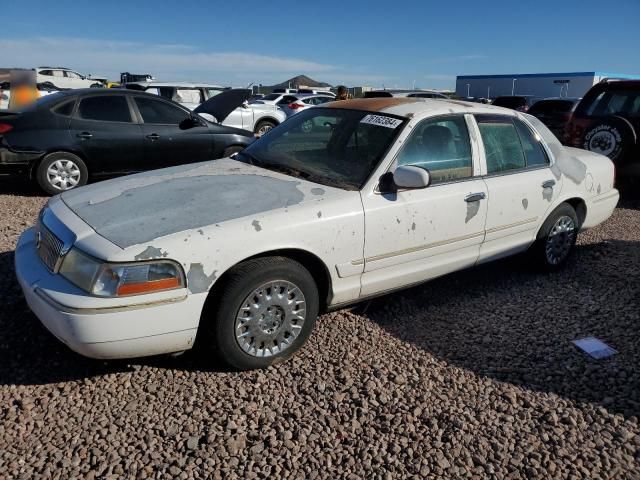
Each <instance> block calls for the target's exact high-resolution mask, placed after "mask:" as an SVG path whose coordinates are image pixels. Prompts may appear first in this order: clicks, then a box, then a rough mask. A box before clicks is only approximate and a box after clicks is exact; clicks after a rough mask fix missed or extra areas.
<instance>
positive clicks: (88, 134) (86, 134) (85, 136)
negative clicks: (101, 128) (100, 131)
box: [76, 132, 93, 140]
mask: <svg viewBox="0 0 640 480" xmlns="http://www.w3.org/2000/svg"><path fill="white" fill-rule="evenodd" d="M76 137H78V138H82V139H83V140H88V139H89V138H91V137H93V134H91V133H89V132H82V133H79V134H77V135H76Z"/></svg>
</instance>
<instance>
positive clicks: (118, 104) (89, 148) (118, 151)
mask: <svg viewBox="0 0 640 480" xmlns="http://www.w3.org/2000/svg"><path fill="white" fill-rule="evenodd" d="M70 133H71V138H72V139H73V140H74V141H75V144H76V146H77V148H78V150H79V151H80V153H81V154H82V156H83V157H84V159H85V160H86V161H87V163H88V165H87V166H88V168H89V172H90V173H91V174H113V173H128V172H132V171H136V170H139V169H141V167H142V166H143V165H144V162H143V151H142V130H141V128H140V125H139V124H138V123H134V122H133V120H132V116H131V111H130V109H129V103H128V102H127V98H126V97H125V95H90V96H86V97H84V98H82V99H81V100H80V103H79V105H78V110H77V112H76V114H75V116H74V117H73V119H72V120H71V123H70Z"/></svg>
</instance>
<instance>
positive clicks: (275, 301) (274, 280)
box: [200, 257, 319, 370]
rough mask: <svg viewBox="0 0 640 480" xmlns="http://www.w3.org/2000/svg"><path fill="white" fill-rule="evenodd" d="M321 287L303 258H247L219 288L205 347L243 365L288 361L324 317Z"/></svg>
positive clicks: (241, 367)
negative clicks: (298, 260)
mask: <svg viewBox="0 0 640 480" xmlns="http://www.w3.org/2000/svg"><path fill="white" fill-rule="evenodd" d="M318 308H319V300H318V288H317V286H316V283H315V281H314V279H313V277H312V276H311V274H310V273H309V271H308V270H307V269H306V268H304V267H303V266H302V265H301V264H300V263H298V262H296V261H294V260H291V259H288V258H284V257H266V258H257V259H254V260H249V261H246V262H244V263H242V264H240V265H238V266H237V267H235V268H234V269H233V271H231V272H230V273H229V276H228V277H227V279H226V281H225V283H224V286H223V287H222V289H221V290H219V291H217V292H216V298H215V307H214V308H212V309H211V311H212V313H213V315H212V316H211V317H210V318H206V317H207V316H208V314H206V313H205V314H204V317H205V318H203V319H202V321H204V322H206V323H205V325H204V327H205V328H208V334H205V335H204V344H203V343H201V344H200V347H201V348H204V349H206V350H210V349H211V350H215V351H216V353H217V354H218V356H219V357H220V358H221V359H222V360H223V361H224V362H225V363H227V364H228V365H230V366H231V367H233V368H236V369H238V370H251V369H258V368H266V367H268V366H270V365H273V364H276V363H280V362H282V361H285V360H286V359H288V358H289V357H291V355H293V354H294V353H295V352H296V351H297V350H299V349H300V347H302V345H303V344H304V343H305V341H306V340H307V338H308V337H309V335H310V334H311V331H312V330H313V326H314V324H315V321H316V317H317V316H318Z"/></svg>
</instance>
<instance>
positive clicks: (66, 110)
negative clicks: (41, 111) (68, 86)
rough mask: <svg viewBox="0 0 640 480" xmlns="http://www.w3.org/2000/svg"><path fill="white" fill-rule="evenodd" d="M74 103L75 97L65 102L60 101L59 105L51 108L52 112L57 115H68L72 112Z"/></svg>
mask: <svg viewBox="0 0 640 480" xmlns="http://www.w3.org/2000/svg"><path fill="white" fill-rule="evenodd" d="M75 104H76V99H75V98H74V99H73V100H69V101H67V102H62V103H61V104H60V105H58V106H56V107H55V108H53V109H52V111H53V113H56V114H58V115H62V116H64V117H70V116H71V114H72V113H73V107H74V106H75Z"/></svg>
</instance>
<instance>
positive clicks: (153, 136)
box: [147, 133, 160, 140]
mask: <svg viewBox="0 0 640 480" xmlns="http://www.w3.org/2000/svg"><path fill="white" fill-rule="evenodd" d="M147 138H148V139H149V140H158V139H159V138H160V135H158V134H157V133H150V134H149V135H147Z"/></svg>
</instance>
